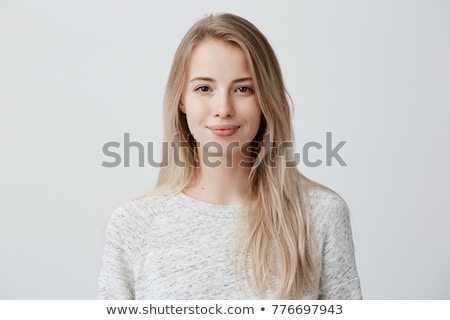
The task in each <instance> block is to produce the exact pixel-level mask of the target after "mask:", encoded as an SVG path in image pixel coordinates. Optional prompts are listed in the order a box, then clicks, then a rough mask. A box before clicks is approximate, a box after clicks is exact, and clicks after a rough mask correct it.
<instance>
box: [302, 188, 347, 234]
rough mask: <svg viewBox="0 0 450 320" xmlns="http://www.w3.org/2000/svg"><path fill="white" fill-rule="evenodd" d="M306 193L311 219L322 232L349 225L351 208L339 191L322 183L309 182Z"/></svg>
mask: <svg viewBox="0 0 450 320" xmlns="http://www.w3.org/2000/svg"><path fill="white" fill-rule="evenodd" d="M306 194H307V197H308V199H307V200H308V202H309V208H310V215H311V221H312V223H313V224H314V225H315V226H316V227H317V228H318V229H319V230H320V231H321V233H323V232H327V231H328V232H329V231H331V230H332V229H336V228H344V227H345V226H347V225H349V223H350V221H349V208H348V206H347V203H346V202H345V200H344V199H343V198H342V197H341V196H340V195H339V194H338V193H336V192H335V191H333V190H331V189H329V188H327V187H324V186H322V185H320V184H308V186H307V187H306Z"/></svg>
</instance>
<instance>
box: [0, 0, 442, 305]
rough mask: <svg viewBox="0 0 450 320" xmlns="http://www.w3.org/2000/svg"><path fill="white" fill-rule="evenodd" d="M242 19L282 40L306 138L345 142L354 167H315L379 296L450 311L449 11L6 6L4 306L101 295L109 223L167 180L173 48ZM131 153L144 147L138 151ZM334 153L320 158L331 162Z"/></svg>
mask: <svg viewBox="0 0 450 320" xmlns="http://www.w3.org/2000/svg"><path fill="white" fill-rule="evenodd" d="M225 11H227V12H232V13H235V14H238V15H241V16H243V17H245V18H247V19H249V20H250V21H252V22H253V23H254V24H255V25H256V26H258V27H259V28H260V30H261V31H262V32H263V33H264V34H265V35H266V36H267V37H268V39H269V41H270V42H271V43H272V45H273V47H274V49H275V51H276V53H277V55H278V58H279V60H280V63H281V65H282V69H283V72H284V76H285V79H286V84H287V87H288V90H289V92H290V94H291V96H292V100H293V102H294V105H295V119H294V123H295V128H296V142H297V146H298V147H299V149H300V150H301V146H302V145H303V144H304V143H306V142H308V141H317V142H319V143H321V144H325V132H327V131H331V132H333V140H334V141H335V144H337V143H338V142H339V141H340V140H346V141H347V143H346V145H345V146H344V147H343V148H342V149H341V152H340V155H341V156H342V157H343V159H344V160H345V161H346V163H347V164H348V166H347V167H342V166H339V165H338V164H337V163H336V162H334V163H333V166H331V167H327V166H325V165H322V166H320V167H317V168H307V167H305V166H302V165H300V170H302V172H303V173H305V174H306V175H307V176H309V177H311V178H313V179H315V180H317V181H319V182H321V183H323V184H325V185H328V186H330V187H331V188H333V189H335V190H336V191H337V192H338V193H340V194H341V195H342V196H343V197H344V198H345V199H346V201H347V202H348V204H349V207H350V210H351V219H352V225H353V232H354V242H355V247H356V257H357V263H358V269H359V273H360V277H361V284H362V289H363V294H364V297H365V298H366V299H450V274H449V270H450V248H449V247H450V230H449V229H450V228H449V226H450V216H449V214H450V204H449V202H448V197H449V196H450V170H449V168H448V166H449V164H450V144H449V142H450V141H449V140H450V139H449V138H450V128H449V125H448V124H449V120H450V112H449V107H450V62H449V57H450V3H449V2H448V1H437V0H436V1H430V0H428V1H425V0H424V1H417V0H414V1H396V0H395V1H385V0H382V1H350V0H344V1H282V0H277V1H241V0H238V1H231V0H229V1H226V2H225V1H223V2H216V1H209V2H206V1H197V0H191V1H142V0H141V1H110V0H108V1H107V0H104V1H99V0H89V1H88V0H83V1H56V0H55V1H43V0H39V1H36V0H30V1H25V0H16V1H12V0H11V1H0V298H1V299H94V298H95V296H96V293H95V291H96V285H97V275H98V271H99V268H100V262H101V253H102V232H103V227H104V224H105V222H106V219H107V216H108V213H109V211H110V210H111V209H113V208H114V207H115V206H116V205H117V204H118V203H120V202H122V201H123V200H125V199H127V198H129V197H131V196H133V195H136V194H138V193H141V192H144V191H146V190H148V189H150V188H151V187H152V186H153V185H154V183H155V181H156V176H157V173H158V169H157V168H153V167H149V166H147V167H144V168H140V167H139V166H138V164H137V156H136V157H134V158H132V160H133V159H134V160H135V161H134V162H132V164H131V167H130V168H124V167H123V166H120V167H117V168H104V167H102V166H101V163H102V161H110V160H111V159H110V158H107V157H106V156H104V155H103V153H102V146H103V144H104V143H106V142H108V141H117V142H121V144H122V143H123V136H124V133H125V132H129V133H130V135H131V138H132V140H135V141H140V142H142V143H144V142H147V141H153V142H154V144H155V148H154V149H155V153H156V155H155V159H156V160H157V159H158V154H159V144H160V142H161V139H162V112H161V105H162V97H163V92H164V87H165V82H166V79H167V75H168V72H169V68H170V64H171V60H172V57H173V54H174V52H175V49H176V47H177V45H178V43H179V42H180V40H181V38H182V36H183V35H184V33H185V32H186V31H187V29H188V28H189V27H190V26H191V25H192V24H193V23H194V22H195V21H197V20H198V19H199V18H201V17H203V16H204V15H205V14H209V13H216V12H225ZM132 152H133V151H132ZM324 156H325V155H324V153H323V150H321V151H316V152H313V153H312V154H311V157H312V160H314V159H316V158H317V159H325V158H324Z"/></svg>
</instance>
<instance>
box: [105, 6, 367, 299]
mask: <svg viewBox="0 0 450 320" xmlns="http://www.w3.org/2000/svg"><path fill="white" fill-rule="evenodd" d="M164 125H165V141H170V142H172V143H171V144H170V146H171V148H169V149H168V154H167V157H168V158H167V165H166V166H163V167H161V170H160V175H159V179H158V182H157V185H156V187H155V188H154V190H152V191H151V192H150V193H148V194H146V195H143V196H140V197H139V198H136V199H134V200H131V201H128V202H127V203H125V204H123V205H121V206H120V207H119V208H117V209H116V210H115V211H114V212H113V213H112V215H111V217H110V220H109V223H108V227H107V231H106V240H105V248H104V257H103V265H102V269H101V273H100V277H99V287H98V297H99V298H100V299H258V298H268V299H298V298H302V299H360V298H361V290H360V282H359V278H358V273H357V269H356V266H355V259H354V249H353V241H352V233H351V227H350V221H349V214H348V209H347V206H346V204H345V202H344V201H343V200H342V199H341V198H340V197H339V196H338V195H337V194H336V193H334V192H333V191H331V190H330V189H328V188H326V187H324V186H321V185H319V184H318V183H316V182H313V181H311V180H309V179H307V178H306V177H304V176H303V175H301V174H300V173H299V171H298V170H297V168H296V167H295V166H293V165H292V159H293V150H292V148H280V144H282V143H283V142H290V141H292V139H293V132H292V124H291V114H290V106H289V103H288V98H287V92H286V89H285V87H284V84H283V79H282V75H281V71H280V67H279V64H278V62H277V59H276V56H275V54H274V52H273V50H272V48H271V46H270V44H269V43H268V41H267V40H266V38H265V37H264V35H263V34H262V33H261V32H260V31H259V30H258V29H257V28H256V27H255V26H254V25H253V24H251V23H250V22H248V21H247V20H245V19H243V18H241V17H238V16H235V15H232V14H220V15H214V16H208V17H206V18H204V19H202V20H200V21H199V22H197V23H196V24H195V25H194V26H193V27H192V28H191V29H190V30H189V31H188V33H187V34H186V35H185V37H184V38H183V40H182V42H181V44H180V45H179V47H178V50H177V52H176V54H175V57H174V61H173V64H172V68H171V71H170V75H169V79H168V83H167V88H166V94H165V101H164Z"/></svg>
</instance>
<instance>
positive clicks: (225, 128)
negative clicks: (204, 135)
mask: <svg viewBox="0 0 450 320" xmlns="http://www.w3.org/2000/svg"><path fill="white" fill-rule="evenodd" d="M207 128H208V129H209V130H210V131H211V132H212V133H213V134H214V135H216V136H219V137H228V136H231V135H233V134H234V133H235V132H236V131H237V130H238V129H239V128H240V126H235V125H228V124H227V125H212V126H207Z"/></svg>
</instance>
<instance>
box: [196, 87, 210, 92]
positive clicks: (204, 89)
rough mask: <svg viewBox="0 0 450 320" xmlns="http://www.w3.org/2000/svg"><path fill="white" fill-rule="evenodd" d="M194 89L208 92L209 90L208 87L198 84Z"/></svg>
mask: <svg viewBox="0 0 450 320" xmlns="http://www.w3.org/2000/svg"><path fill="white" fill-rule="evenodd" d="M195 91H198V92H208V91H209V87H208V86H200V87H198V88H197V89H195Z"/></svg>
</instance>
